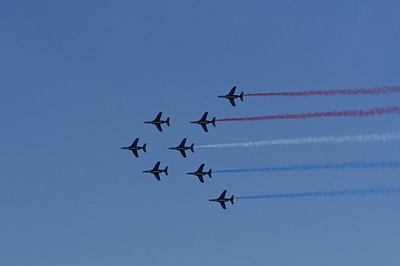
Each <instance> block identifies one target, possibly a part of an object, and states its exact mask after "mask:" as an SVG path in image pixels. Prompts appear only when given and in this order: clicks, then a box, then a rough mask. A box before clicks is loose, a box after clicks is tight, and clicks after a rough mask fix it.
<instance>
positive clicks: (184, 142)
mask: <svg viewBox="0 0 400 266" xmlns="http://www.w3.org/2000/svg"><path fill="white" fill-rule="evenodd" d="M185 144H186V138H184V139H183V140H182V142H181V144H179V147H181V148H182V147H184V146H185Z"/></svg>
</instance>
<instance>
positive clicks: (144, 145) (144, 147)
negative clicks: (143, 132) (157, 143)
mask: <svg viewBox="0 0 400 266" xmlns="http://www.w3.org/2000/svg"><path fill="white" fill-rule="evenodd" d="M146 147H147V144H146V143H145V144H143V147H142V149H143V151H144V152H146Z"/></svg>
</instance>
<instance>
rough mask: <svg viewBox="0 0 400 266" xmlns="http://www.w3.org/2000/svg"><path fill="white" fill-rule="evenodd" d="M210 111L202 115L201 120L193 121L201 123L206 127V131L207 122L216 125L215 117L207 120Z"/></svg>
mask: <svg viewBox="0 0 400 266" xmlns="http://www.w3.org/2000/svg"><path fill="white" fill-rule="evenodd" d="M207 115H208V112H205V113H204V115H203V116H202V117H201V119H200V120H197V121H191V122H190V123H192V124H199V125H201V127H202V128H203V129H204V131H205V132H208V129H207V124H212V125H213V126H214V127H215V117H214V118H213V119H212V120H211V121H210V120H207Z"/></svg>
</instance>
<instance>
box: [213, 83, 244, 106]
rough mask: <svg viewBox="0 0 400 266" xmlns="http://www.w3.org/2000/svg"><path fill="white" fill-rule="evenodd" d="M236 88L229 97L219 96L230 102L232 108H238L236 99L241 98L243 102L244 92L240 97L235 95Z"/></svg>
mask: <svg viewBox="0 0 400 266" xmlns="http://www.w3.org/2000/svg"><path fill="white" fill-rule="evenodd" d="M235 90H236V86H234V87H233V88H232V89H231V91H230V92H229V93H228V94H227V95H221V96H218V98H225V99H228V100H229V101H230V103H231V104H232V106H236V104H235V99H236V98H239V99H240V100H241V101H242V102H243V92H242V93H241V94H239V95H235Z"/></svg>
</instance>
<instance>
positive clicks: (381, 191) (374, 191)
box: [235, 187, 400, 200]
mask: <svg viewBox="0 0 400 266" xmlns="http://www.w3.org/2000/svg"><path fill="white" fill-rule="evenodd" d="M387 194H400V187H375V188H366V189H341V190H327V191H315V192H300V193H282V194H267V195H254V196H240V197H235V199H237V200H242V199H282V198H308V197H334V196H349V197H351V196H368V195H387Z"/></svg>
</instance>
